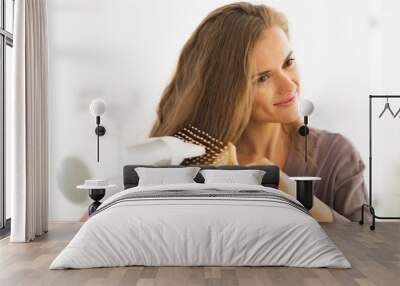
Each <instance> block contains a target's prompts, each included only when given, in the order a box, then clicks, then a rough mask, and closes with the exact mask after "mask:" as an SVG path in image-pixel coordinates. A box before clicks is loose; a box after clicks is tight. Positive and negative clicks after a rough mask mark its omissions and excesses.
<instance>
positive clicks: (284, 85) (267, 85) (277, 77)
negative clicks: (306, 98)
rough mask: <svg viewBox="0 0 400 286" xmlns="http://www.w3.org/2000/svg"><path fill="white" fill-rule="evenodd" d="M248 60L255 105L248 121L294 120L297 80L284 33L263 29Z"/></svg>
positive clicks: (281, 121) (275, 28)
mask: <svg viewBox="0 0 400 286" xmlns="http://www.w3.org/2000/svg"><path fill="white" fill-rule="evenodd" d="M250 60H251V61H252V62H253V63H254V70H253V73H254V74H252V87H253V89H252V90H253V94H252V96H254V101H253V102H254V103H253V109H252V114H251V119H250V120H251V121H253V122H257V123H264V122H280V123H289V122H293V121H295V120H297V119H298V117H299V115H298V113H297V101H298V96H299V92H300V80H299V73H298V70H297V65H296V62H295V59H294V55H293V51H292V49H291V47H290V44H289V39H288V38H287V36H286V34H285V32H284V31H283V30H282V29H281V28H279V27H277V26H274V27H272V28H268V29H266V30H265V31H264V32H263V34H262V36H261V38H260V40H259V41H258V42H257V43H256V45H255V47H254V50H253V53H252V54H251V59H250Z"/></svg>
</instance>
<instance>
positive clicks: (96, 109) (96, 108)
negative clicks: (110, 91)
mask: <svg viewBox="0 0 400 286" xmlns="http://www.w3.org/2000/svg"><path fill="white" fill-rule="evenodd" d="M89 110H90V113H91V114H92V115H93V116H94V117H96V124H97V127H96V129H95V130H94V133H95V134H96V135H97V162H99V138H100V136H103V135H104V134H106V129H105V128H104V126H101V125H100V116H102V115H103V114H104V113H105V112H106V102H105V101H104V100H102V99H100V98H96V99H93V100H92V102H90V105H89Z"/></svg>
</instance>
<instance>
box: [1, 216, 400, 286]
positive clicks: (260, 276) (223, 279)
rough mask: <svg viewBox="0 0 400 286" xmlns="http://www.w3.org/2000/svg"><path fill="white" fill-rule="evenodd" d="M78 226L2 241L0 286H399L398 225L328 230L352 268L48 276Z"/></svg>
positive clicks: (137, 270) (133, 270) (135, 270)
mask: <svg viewBox="0 0 400 286" xmlns="http://www.w3.org/2000/svg"><path fill="white" fill-rule="evenodd" d="M80 225H81V224H80V223H52V224H51V225H50V231H49V233H48V234H47V235H45V236H44V237H43V238H40V239H38V240H36V241H34V242H32V243H26V244H25V243H22V244H15V243H14V244H10V243H9V241H8V238H6V239H3V240H1V241H0V285H1V286H8V285H13V286H17V285H30V286H31V285H32V286H33V285H57V286H61V285H68V286H75V285H140V286H147V285H167V286H178V285H228V286H231V285H256V286H261V285H346V286H351V285H383V286H390V285H400V222H379V223H378V224H377V228H376V230H375V231H374V232H373V231H370V230H369V228H368V226H366V225H364V226H360V225H358V224H356V223H351V224H326V225H324V226H323V227H324V229H325V230H326V231H327V233H328V234H329V236H330V237H331V238H332V239H333V240H334V241H335V242H336V244H337V245H338V246H339V248H340V249H341V250H342V251H343V252H344V254H345V255H346V257H347V258H348V259H349V261H350V262H351V264H352V266H353V268H352V269H348V270H342V269H305V268H289V267H120V268H100V269H86V270H48V267H49V264H50V263H51V261H52V260H53V259H54V258H55V256H56V255H57V254H58V253H59V252H60V251H61V250H62V249H63V247H65V245H66V244H67V243H68V241H69V240H70V239H71V238H72V237H73V235H74V234H75V233H76V231H77V230H78V229H79V227H80Z"/></svg>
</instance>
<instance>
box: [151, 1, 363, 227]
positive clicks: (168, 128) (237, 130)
mask: <svg viewBox="0 0 400 286" xmlns="http://www.w3.org/2000/svg"><path fill="white" fill-rule="evenodd" d="M300 94H301V82H300V77H299V72H298V67H297V64H296V60H295V56H294V52H293V50H292V48H291V44H290V41H289V33H288V23H287V20H286V18H285V16H284V15H283V14H281V13H279V12H277V11H276V10H274V9H272V8H270V7H268V6H265V5H253V4H249V3H244V2H241V3H233V4H229V5H226V6H223V7H221V8H218V9H216V10H215V11H213V12H211V13H210V14H209V15H208V16H207V17H206V18H205V19H204V21H203V22H202V23H201V24H200V26H199V27H198V28H197V29H196V30H195V32H194V33H193V35H192V36H191V37H190V38H189V40H188V41H187V42H186V44H185V46H184V47H183V50H182V52H181V55H180V57H179V61H178V64H177V68H176V72H175V74H174V76H173V78H172V80H171V82H170V83H169V84H168V86H167V87H166V89H165V91H164V93H163V96H162V99H161V101H160V103H159V106H158V110H157V115H158V116H157V120H156V122H155V123H154V126H153V128H152V130H151V133H150V136H165V135H173V134H175V133H176V132H178V131H179V130H181V129H182V128H183V127H184V126H187V125H188V124H191V125H193V126H196V127H197V128H199V129H200V130H204V131H205V132H207V133H209V134H210V135H211V136H213V137H215V138H219V139H220V140H221V141H223V142H226V143H227V145H228V151H227V152H226V154H225V157H224V160H223V162H222V163H229V164H241V165H248V164H275V165H278V166H279V167H280V169H281V179H282V180H281V181H282V184H281V186H280V189H281V190H282V191H284V192H287V193H289V194H291V195H293V194H294V190H293V185H291V184H290V183H289V181H288V180H287V178H288V176H304V175H307V176H319V177H321V178H322V180H321V181H320V182H317V183H316V184H315V197H314V207H313V208H312V209H311V211H310V212H311V214H312V215H313V216H314V217H315V218H316V219H317V220H319V221H348V220H352V221H356V220H359V218H360V208H361V206H362V204H363V203H366V188H365V184H364V179H363V172H364V169H365V166H364V163H363V162H362V160H361V158H360V155H359V153H358V152H357V150H355V148H354V147H353V145H352V144H351V143H350V142H349V141H348V139H346V138H345V137H344V136H342V135H340V134H338V133H330V132H328V131H325V130H319V129H316V128H310V134H309V150H310V152H309V160H308V161H309V163H308V164H305V163H304V158H303V154H304V153H303V149H302V148H303V144H304V137H301V136H300V135H299V133H298V128H299V127H300V126H301V125H302V118H301V117H300V116H299V114H298V112H297V105H298V102H299V97H300Z"/></svg>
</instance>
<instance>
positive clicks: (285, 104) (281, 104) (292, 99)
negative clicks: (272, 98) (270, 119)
mask: <svg viewBox="0 0 400 286" xmlns="http://www.w3.org/2000/svg"><path fill="white" fill-rule="evenodd" d="M295 101H296V95H295V94H292V95H291V96H290V97H289V98H287V99H284V100H282V101H280V102H278V103H274V106H278V107H288V106H291V105H292V104H293V103H294V102H295Z"/></svg>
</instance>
